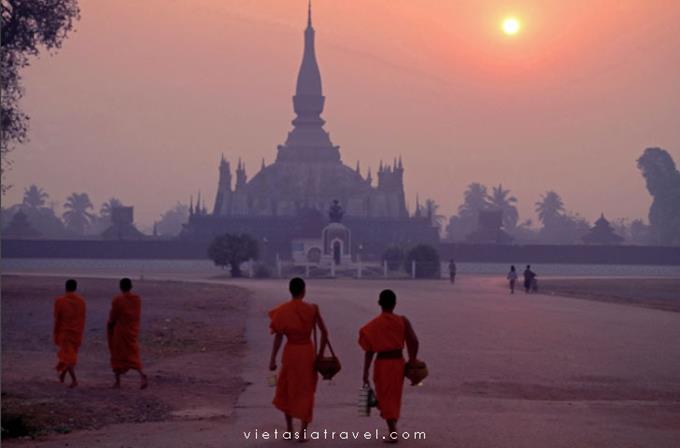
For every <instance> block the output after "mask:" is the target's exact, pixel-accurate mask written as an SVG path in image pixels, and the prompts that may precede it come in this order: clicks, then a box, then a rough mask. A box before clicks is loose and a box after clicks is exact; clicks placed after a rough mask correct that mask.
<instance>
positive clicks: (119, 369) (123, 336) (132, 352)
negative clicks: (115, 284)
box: [107, 292, 142, 373]
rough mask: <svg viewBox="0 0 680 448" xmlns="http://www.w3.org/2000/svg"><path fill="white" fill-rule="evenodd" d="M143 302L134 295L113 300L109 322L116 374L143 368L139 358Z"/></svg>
mask: <svg viewBox="0 0 680 448" xmlns="http://www.w3.org/2000/svg"><path fill="white" fill-rule="evenodd" d="M141 314H142V300H141V298H140V297H139V296H138V295H136V294H132V293H129V292H128V293H123V294H121V295H119V296H117V297H116V298H114V299H113V303H112V304H111V313H110V314H109V322H108V326H107V328H108V338H109V350H110V352H111V368H112V369H113V371H114V372H116V373H125V372H127V371H128V370H129V369H138V370H141V368H142V361H141V359H140V357H139V342H138V340H139V320H140V317H141Z"/></svg>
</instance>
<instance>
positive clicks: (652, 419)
mask: <svg viewBox="0 0 680 448" xmlns="http://www.w3.org/2000/svg"><path fill="white" fill-rule="evenodd" d="M235 283H237V284H241V285H242V286H244V287H246V288H249V289H251V290H252V291H253V292H254V294H253V303H252V307H251V309H250V317H249V320H248V323H247V340H248V352H247V355H246V357H245V359H244V372H243V374H244V377H245V380H246V381H248V382H250V383H251V384H250V386H249V387H248V388H247V389H246V390H245V391H244V392H243V394H242V395H241V397H240V399H239V403H238V405H237V408H236V411H235V413H234V415H232V416H230V417H229V418H227V419H224V418H221V419H207V420H189V421H175V422H163V423H153V424H151V423H150V424H144V425H114V426H110V427H107V428H104V429H102V430H99V431H92V432H85V433H75V434H72V435H69V436H60V437H51V438H50V439H49V440H46V441H44V442H42V443H41V444H40V446H50V447H51V446H55V447H56V446H65V444H66V443H68V444H69V446H70V447H73V446H107V447H127V446H135V447H136V446H145V447H191V448H197V447H227V446H248V447H260V446H262V447H264V446H267V447H270V446H275V447H276V446H290V445H289V443H288V442H284V441H278V442H273V441H271V440H269V441H264V440H262V439H260V440H257V441H254V440H252V439H251V440H245V439H244V436H243V433H244V432H248V431H250V432H251V437H254V433H253V432H254V431H255V430H256V429H258V430H259V431H263V430H266V431H273V430H274V429H278V430H279V431H280V430H282V429H283V426H284V425H283V419H282V416H281V415H280V413H279V412H278V411H276V410H275V409H274V408H273V406H271V404H270V403H271V398H272V395H273V389H272V388H270V387H268V386H267V384H266V377H267V364H268V358H269V350H270V344H271V339H272V337H271V336H270V335H269V333H268V329H267V327H268V321H267V318H266V311H267V310H268V309H270V308H272V307H273V306H274V305H276V304H277V303H279V302H281V301H282V300H287V293H286V286H287V285H286V283H285V282H283V281H276V280H271V281H257V282H256V281H249V280H243V281H240V282H235ZM387 286H388V285H387V284H386V283H385V282H384V281H378V280H375V281H374V280H365V281H352V280H313V281H310V282H309V285H308V290H309V300H310V301H312V302H315V303H318V304H319V305H320V306H321V310H322V313H323V314H324V317H325V319H326V322H327V324H328V326H329V328H330V331H331V338H332V341H333V344H334V346H335V348H336V349H337V350H336V351H337V352H338V355H339V356H340V358H341V360H342V363H343V370H342V372H341V373H340V374H339V375H338V377H337V379H336V380H335V381H334V384H327V383H325V382H321V383H320V384H319V388H318V393H317V407H316V411H315V420H314V422H313V426H312V429H318V430H323V429H324V428H325V429H328V430H329V431H338V432H340V431H361V432H364V431H375V429H376V428H379V429H382V427H383V422H382V420H380V418H379V417H377V416H376V415H373V416H372V417H370V418H366V417H359V416H357V410H356V407H355V404H354V403H355V401H356V398H357V393H358V387H359V386H360V383H361V362H362V359H363V358H362V356H363V355H362V353H361V351H360V350H359V347H358V345H357V344H356V339H357V332H358V329H359V327H360V326H361V325H362V324H363V323H364V322H365V321H367V320H368V319H370V318H371V317H372V316H374V315H375V314H376V313H377V312H378V307H377V303H376V302H377V295H378V292H379V291H380V290H381V289H382V288H384V287H387ZM389 286H391V287H392V288H393V289H394V290H395V291H396V292H397V295H398V305H397V312H398V313H402V314H405V315H407V316H408V317H409V319H410V320H411V322H412V323H413V325H414V327H415V330H416V332H417V333H418V335H419V337H420V340H421V358H422V359H424V360H425V361H427V363H428V366H429V370H430V377H429V378H428V379H427V380H426V382H425V385H424V386H422V387H409V386H406V390H405V396H404V407H403V411H402V416H403V418H402V422H401V424H400V428H399V429H400V430H401V431H425V432H426V434H427V440H426V441H405V442H402V443H400V446H414V447H415V446H423V447H465V448H474V447H503V448H512V447H541V448H544V447H551V448H555V447H569V448H573V447H617V448H625V447H654V448H664V447H669V448H670V447H674V448H675V447H677V446H680V349H679V348H678V347H680V313H671V312H663V311H657V310H648V309H643V308H636V307H630V306H623V305H615V304H607V303H599V302H590V301H583V300H576V299H564V298H558V297H549V296H542V295H535V296H525V295H524V294H521V293H520V294H517V295H515V296H510V295H508V294H507V293H506V291H505V289H504V285H503V283H502V282H499V281H496V280H494V279H492V278H489V277H468V278H461V280H460V282H459V283H458V284H457V285H455V286H451V285H449V284H448V283H446V282H444V281H396V282H392V283H391V284H390V285H389ZM377 443H378V442H376V441H375V440H370V441H351V442H348V441H337V440H336V441H324V442H310V444H311V445H313V446H348V447H350V446H351V447H369V446H379V445H377Z"/></svg>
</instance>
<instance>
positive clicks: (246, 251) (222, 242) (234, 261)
mask: <svg viewBox="0 0 680 448" xmlns="http://www.w3.org/2000/svg"><path fill="white" fill-rule="evenodd" d="M257 255H258V247H257V241H255V239H253V237H251V236H250V235H246V234H241V235H231V234H228V233H227V234H224V235H222V236H218V237H217V238H215V239H214V240H213V242H212V243H211V244H210V247H209V248H208V256H209V257H210V259H211V260H213V261H214V262H215V265H217V266H222V267H224V266H231V276H232V277H241V263H243V262H246V261H248V260H250V259H253V260H255V259H257Z"/></svg>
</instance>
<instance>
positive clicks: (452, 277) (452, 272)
mask: <svg viewBox="0 0 680 448" xmlns="http://www.w3.org/2000/svg"><path fill="white" fill-rule="evenodd" d="M449 280H451V284H453V283H456V262H455V261H453V258H452V259H451V261H449Z"/></svg>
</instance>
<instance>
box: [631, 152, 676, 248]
mask: <svg viewBox="0 0 680 448" xmlns="http://www.w3.org/2000/svg"><path fill="white" fill-rule="evenodd" d="M637 164H638V168H639V169H640V171H642V175H643V177H644V178H645V181H646V184H647V190H649V194H651V195H652V197H653V198H654V201H653V202H652V206H651V207H650V209H649V224H650V226H651V231H652V234H653V236H654V238H655V239H656V241H657V242H658V243H660V244H680V172H679V171H678V169H677V168H676V166H675V162H674V161H673V158H672V157H671V155H670V154H669V153H668V151H666V150H664V149H661V148H647V149H645V152H644V153H643V154H642V157H640V158H639V159H638V161H637Z"/></svg>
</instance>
